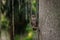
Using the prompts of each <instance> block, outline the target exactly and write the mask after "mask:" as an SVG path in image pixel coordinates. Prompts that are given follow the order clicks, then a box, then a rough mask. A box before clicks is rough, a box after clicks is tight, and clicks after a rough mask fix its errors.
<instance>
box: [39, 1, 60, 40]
mask: <svg viewBox="0 0 60 40" xmlns="http://www.w3.org/2000/svg"><path fill="white" fill-rule="evenodd" d="M39 27H40V31H41V35H40V36H41V40H60V0H39Z"/></svg>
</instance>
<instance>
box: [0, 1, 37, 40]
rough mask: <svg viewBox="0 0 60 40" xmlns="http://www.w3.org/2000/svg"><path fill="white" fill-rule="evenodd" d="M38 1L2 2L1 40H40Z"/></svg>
mask: <svg viewBox="0 0 60 40" xmlns="http://www.w3.org/2000/svg"><path fill="white" fill-rule="evenodd" d="M37 27H38V0H0V40H38V30H37Z"/></svg>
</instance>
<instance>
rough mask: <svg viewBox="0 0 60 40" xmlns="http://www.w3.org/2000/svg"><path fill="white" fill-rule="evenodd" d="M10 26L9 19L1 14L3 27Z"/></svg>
mask: <svg viewBox="0 0 60 40" xmlns="http://www.w3.org/2000/svg"><path fill="white" fill-rule="evenodd" d="M8 27H9V20H8V19H7V18H6V16H5V15H4V14H1V28H2V29H5V30H7V29H8Z"/></svg>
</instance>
